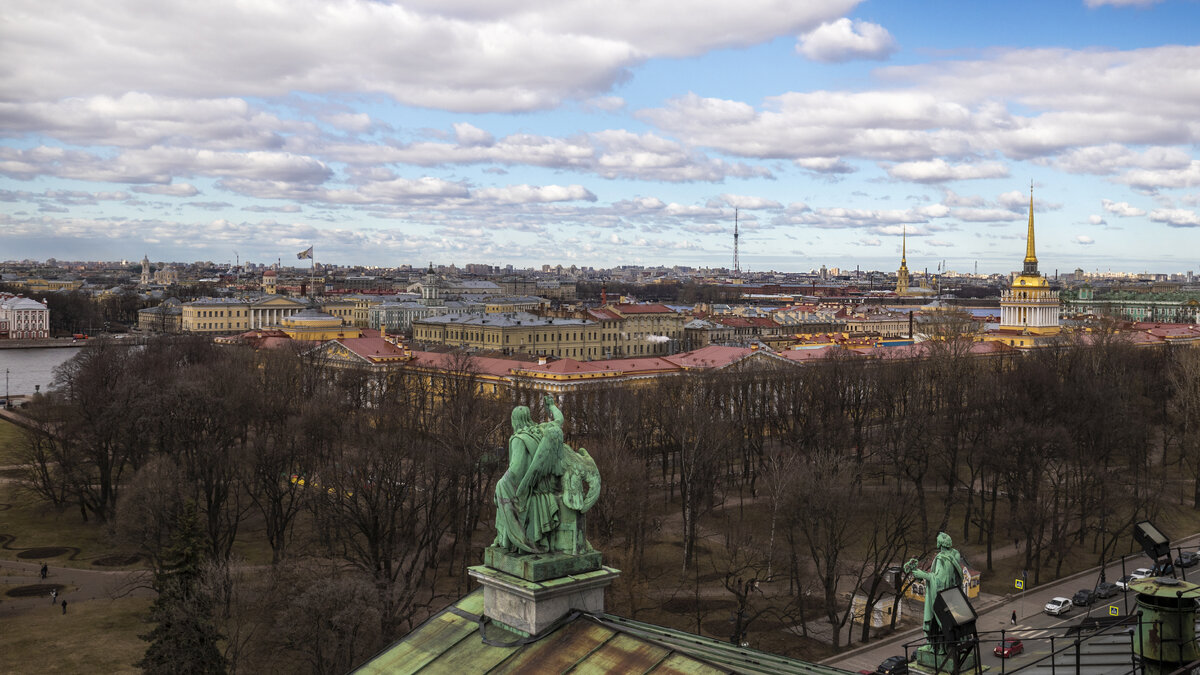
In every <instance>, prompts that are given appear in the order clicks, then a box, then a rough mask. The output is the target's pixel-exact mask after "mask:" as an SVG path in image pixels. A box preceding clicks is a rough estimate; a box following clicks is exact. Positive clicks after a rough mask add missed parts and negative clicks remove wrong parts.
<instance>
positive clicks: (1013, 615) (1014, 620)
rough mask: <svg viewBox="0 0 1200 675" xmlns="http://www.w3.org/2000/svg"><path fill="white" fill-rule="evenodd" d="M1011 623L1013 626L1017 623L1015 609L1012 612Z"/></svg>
mask: <svg viewBox="0 0 1200 675" xmlns="http://www.w3.org/2000/svg"><path fill="white" fill-rule="evenodd" d="M1012 625H1014V626H1015V625H1017V610H1015V609H1014V610H1013V613H1012Z"/></svg>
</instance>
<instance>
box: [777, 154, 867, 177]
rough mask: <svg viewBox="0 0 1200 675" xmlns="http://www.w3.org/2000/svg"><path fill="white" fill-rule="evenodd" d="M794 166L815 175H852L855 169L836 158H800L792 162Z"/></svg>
mask: <svg viewBox="0 0 1200 675" xmlns="http://www.w3.org/2000/svg"><path fill="white" fill-rule="evenodd" d="M792 161H793V163H795V165H796V166H798V167H800V168H802V169H808V170H809V171H814V172H816V173H828V174H841V173H854V171H855V168H854V167H853V166H850V165H849V164H848V163H846V162H844V161H842V160H841V159H840V158H838V157H800V158H798V159H795V160H792Z"/></svg>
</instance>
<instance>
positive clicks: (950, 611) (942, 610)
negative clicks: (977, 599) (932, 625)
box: [933, 585, 979, 642]
mask: <svg viewBox="0 0 1200 675" xmlns="http://www.w3.org/2000/svg"><path fill="white" fill-rule="evenodd" d="M933 614H934V616H936V617H937V620H938V625H940V626H941V627H942V636H943V639H945V640H946V641H948V642H958V641H959V640H962V639H963V638H965V637H967V636H970V635H974V633H975V621H976V620H977V619H978V618H979V617H978V615H977V614H975V608H974V607H972V606H971V602H970V601H969V600H967V596H966V594H964V593H963V590H962V588H961V587H960V586H957V585H955V586H951V587H949V588H946V589H943V590H942V591H941V592H939V593H938V594H937V597H935V598H934V599H933Z"/></svg>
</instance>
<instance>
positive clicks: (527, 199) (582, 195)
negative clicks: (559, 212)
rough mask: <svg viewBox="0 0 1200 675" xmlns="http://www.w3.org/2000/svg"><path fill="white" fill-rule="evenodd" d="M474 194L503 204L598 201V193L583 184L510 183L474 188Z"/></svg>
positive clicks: (478, 197) (476, 196) (477, 197)
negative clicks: (497, 186)
mask: <svg viewBox="0 0 1200 675" xmlns="http://www.w3.org/2000/svg"><path fill="white" fill-rule="evenodd" d="M472 196H473V197H475V198H476V199H483V200H487V201H494V202H498V203H501V204H529V203H533V202H539V203H544V202H572V201H588V202H594V201H596V195H594V194H592V193H591V192H589V191H588V190H587V189H586V188H584V187H583V186H582V185H540V186H539V185H509V186H508V187H503V188H482V189H478V190H473V191H472Z"/></svg>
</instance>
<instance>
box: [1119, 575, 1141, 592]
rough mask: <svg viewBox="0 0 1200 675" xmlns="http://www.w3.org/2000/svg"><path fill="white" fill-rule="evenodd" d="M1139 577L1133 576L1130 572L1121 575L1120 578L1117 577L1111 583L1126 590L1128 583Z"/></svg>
mask: <svg viewBox="0 0 1200 675" xmlns="http://www.w3.org/2000/svg"><path fill="white" fill-rule="evenodd" d="M1140 578H1141V577H1135V576H1133V575H1132V574H1126V575H1125V576H1123V577H1121V578H1120V579H1117V582H1116V583H1115V584H1113V585H1114V586H1116V587H1117V588H1119V589H1121V590H1123V591H1127V590H1129V584H1131V583H1133V582H1135V581H1137V580H1138V579H1140Z"/></svg>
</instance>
